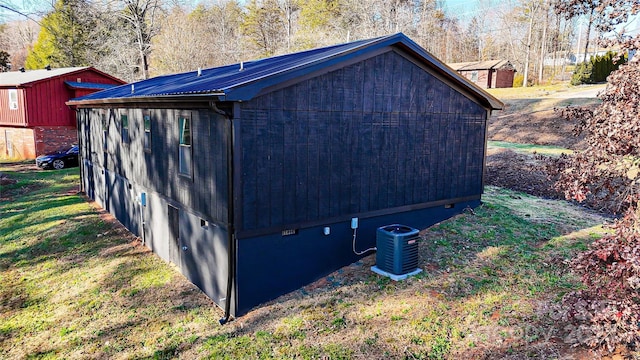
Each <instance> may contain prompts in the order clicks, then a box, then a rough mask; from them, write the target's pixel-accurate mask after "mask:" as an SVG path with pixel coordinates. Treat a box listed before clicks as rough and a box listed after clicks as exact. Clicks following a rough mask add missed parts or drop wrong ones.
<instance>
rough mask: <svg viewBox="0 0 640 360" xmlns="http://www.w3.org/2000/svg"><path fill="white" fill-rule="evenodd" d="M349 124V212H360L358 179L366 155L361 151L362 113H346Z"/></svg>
mask: <svg viewBox="0 0 640 360" xmlns="http://www.w3.org/2000/svg"><path fill="white" fill-rule="evenodd" d="M348 116H349V124H350V128H351V129H352V131H351V132H350V134H349V137H350V140H349V144H350V149H349V155H350V158H349V169H350V175H349V181H350V186H351V189H350V190H349V210H348V211H349V213H352V214H354V213H359V212H360V198H361V197H362V196H363V194H362V183H361V181H360V179H362V176H363V162H364V159H365V158H366V156H365V155H364V153H363V151H362V147H363V146H362V144H363V141H364V139H363V136H362V135H363V131H362V127H363V126H362V114H361V113H360V112H357V113H356V112H352V113H349V114H348Z"/></svg>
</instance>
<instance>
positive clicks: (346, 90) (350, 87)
mask: <svg viewBox="0 0 640 360" xmlns="http://www.w3.org/2000/svg"><path fill="white" fill-rule="evenodd" d="M355 79H356V74H355V69H354V67H353V66H348V67H346V68H344V69H343V70H342V79H341V80H340V88H342V89H343V90H342V91H343V95H342V98H337V99H336V100H337V101H340V102H341V103H342V104H341V108H342V110H343V111H345V112H349V113H350V112H352V111H354V110H355V107H356V100H355V94H356V91H357V90H356V89H357V88H358V86H357V83H356V82H355Z"/></svg>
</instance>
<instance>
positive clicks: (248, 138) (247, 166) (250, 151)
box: [240, 110, 259, 229]
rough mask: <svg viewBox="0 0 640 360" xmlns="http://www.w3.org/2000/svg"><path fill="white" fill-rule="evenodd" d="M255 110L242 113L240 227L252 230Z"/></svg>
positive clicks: (254, 206) (256, 204) (255, 178)
mask: <svg viewBox="0 0 640 360" xmlns="http://www.w3.org/2000/svg"><path fill="white" fill-rule="evenodd" d="M257 113H258V111H257V110H244V111H242V115H241V117H240V118H241V119H242V121H241V122H240V126H241V134H242V175H243V178H242V204H243V206H242V209H240V210H241V211H242V222H243V224H242V227H243V228H245V229H254V228H255V225H256V223H257V207H258V199H257V189H258V184H257V181H258V179H257V174H256V172H257V169H258V164H257V161H258V157H259V155H258V136H257V126H258V122H257Z"/></svg>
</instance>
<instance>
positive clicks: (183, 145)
mask: <svg viewBox="0 0 640 360" xmlns="http://www.w3.org/2000/svg"><path fill="white" fill-rule="evenodd" d="M178 124H179V126H180V174H182V175H188V176H191V165H192V164H191V161H192V157H191V121H190V119H189V118H188V117H180V118H178Z"/></svg>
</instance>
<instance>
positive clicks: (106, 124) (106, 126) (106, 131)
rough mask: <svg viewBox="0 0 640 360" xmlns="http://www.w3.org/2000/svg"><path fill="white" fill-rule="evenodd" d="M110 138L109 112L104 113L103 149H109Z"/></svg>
mask: <svg viewBox="0 0 640 360" xmlns="http://www.w3.org/2000/svg"><path fill="white" fill-rule="evenodd" d="M108 138H109V122H108V121H107V114H105V113H104V112H103V113H102V149H103V150H105V151H106V150H107V139H108Z"/></svg>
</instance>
